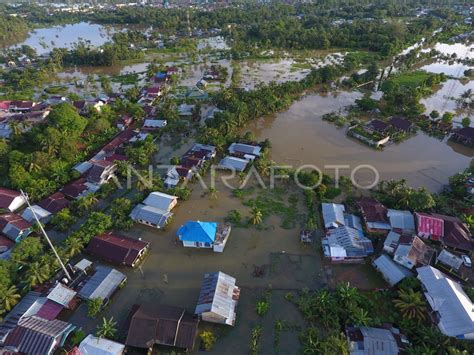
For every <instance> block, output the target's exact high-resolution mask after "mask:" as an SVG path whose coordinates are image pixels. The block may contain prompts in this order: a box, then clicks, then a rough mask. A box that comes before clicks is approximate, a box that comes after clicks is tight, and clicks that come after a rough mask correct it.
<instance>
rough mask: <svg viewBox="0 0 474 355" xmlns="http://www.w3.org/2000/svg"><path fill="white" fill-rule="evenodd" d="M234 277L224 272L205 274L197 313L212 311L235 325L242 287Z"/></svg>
mask: <svg viewBox="0 0 474 355" xmlns="http://www.w3.org/2000/svg"><path fill="white" fill-rule="evenodd" d="M235 283H236V280H235V278H234V277H232V276H229V275H227V274H224V273H223V272H221V271H219V272H213V273H207V274H205V275H204V280H203V283H202V287H201V291H200V293H199V299H198V303H197V306H196V310H195V313H196V314H199V315H200V314H202V313H204V312H212V313H215V314H217V315H219V316H221V317H223V318H225V319H226V323H227V324H230V325H233V324H234V321H235V316H234V314H235V308H236V305H237V300H238V297H239V293H240V289H239V288H238V287H237V286H236V285H235Z"/></svg>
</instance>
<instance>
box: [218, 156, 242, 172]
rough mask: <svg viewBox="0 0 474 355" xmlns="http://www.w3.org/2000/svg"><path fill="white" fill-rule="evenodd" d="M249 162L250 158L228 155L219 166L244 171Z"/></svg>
mask: <svg viewBox="0 0 474 355" xmlns="http://www.w3.org/2000/svg"><path fill="white" fill-rule="evenodd" d="M248 163H249V162H248V160H245V159H240V158H236V157H230V156H226V157H225V158H223V159H222V160H221V161H220V162H219V168H221V169H228V170H235V171H244V170H245V168H246V167H247V164H248Z"/></svg>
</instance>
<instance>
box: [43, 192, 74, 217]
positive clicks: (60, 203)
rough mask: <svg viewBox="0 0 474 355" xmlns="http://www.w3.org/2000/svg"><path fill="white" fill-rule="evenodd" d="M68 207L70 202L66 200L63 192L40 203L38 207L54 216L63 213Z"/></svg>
mask: <svg viewBox="0 0 474 355" xmlns="http://www.w3.org/2000/svg"><path fill="white" fill-rule="evenodd" d="M68 205H69V201H68V200H66V196H65V195H64V194H63V193H62V192H56V193H55V194H53V195H51V196H49V197H47V198H45V199H44V200H43V201H40V202H38V206H40V207H41V208H44V209H45V210H46V211H48V212H50V213H53V214H54V213H57V212H59V211H61V210H62V209H64V208H66V207H67V206H68Z"/></svg>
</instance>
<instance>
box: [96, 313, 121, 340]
mask: <svg viewBox="0 0 474 355" xmlns="http://www.w3.org/2000/svg"><path fill="white" fill-rule="evenodd" d="M116 326H117V322H115V321H114V317H110V319H108V320H107V319H106V318H105V317H104V318H102V324H101V325H99V326H97V333H96V335H97V337H98V338H111V339H113V338H114V337H115V333H117V328H116Z"/></svg>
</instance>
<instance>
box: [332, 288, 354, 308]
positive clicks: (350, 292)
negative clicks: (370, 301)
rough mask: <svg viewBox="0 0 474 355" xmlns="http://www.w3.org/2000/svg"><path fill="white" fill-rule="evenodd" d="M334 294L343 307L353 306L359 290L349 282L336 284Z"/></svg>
mask: <svg viewBox="0 0 474 355" xmlns="http://www.w3.org/2000/svg"><path fill="white" fill-rule="evenodd" d="M336 295H337V298H339V299H340V300H341V303H342V305H343V306H344V307H345V308H349V307H352V306H355V305H356V304H357V301H358V300H359V292H358V291H357V289H356V288H355V287H351V285H350V283H349V282H343V283H340V284H339V285H337V289H336Z"/></svg>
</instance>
